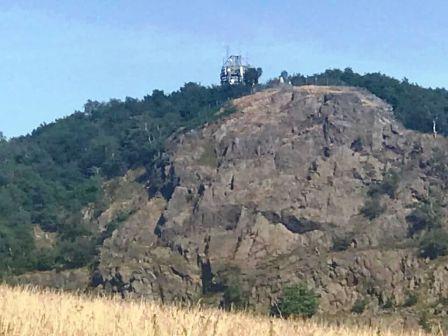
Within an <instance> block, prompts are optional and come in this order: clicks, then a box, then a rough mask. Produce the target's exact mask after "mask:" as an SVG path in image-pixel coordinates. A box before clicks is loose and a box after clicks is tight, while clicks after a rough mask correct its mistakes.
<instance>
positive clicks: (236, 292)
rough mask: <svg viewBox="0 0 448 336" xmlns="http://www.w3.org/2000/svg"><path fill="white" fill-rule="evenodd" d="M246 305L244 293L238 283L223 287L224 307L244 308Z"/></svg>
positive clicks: (229, 308)
mask: <svg viewBox="0 0 448 336" xmlns="http://www.w3.org/2000/svg"><path fill="white" fill-rule="evenodd" d="M247 305H248V300H247V297H246V295H245V294H244V293H243V291H242V290H241V286H240V285H239V284H231V285H228V286H226V288H225V289H224V295H223V302H222V306H223V308H225V309H228V310H231V309H244V308H246V307H247Z"/></svg>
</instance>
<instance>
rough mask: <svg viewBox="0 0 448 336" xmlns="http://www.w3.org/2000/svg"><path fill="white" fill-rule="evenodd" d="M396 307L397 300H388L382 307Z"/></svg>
mask: <svg viewBox="0 0 448 336" xmlns="http://www.w3.org/2000/svg"><path fill="white" fill-rule="evenodd" d="M394 307H395V300H394V299H392V298H388V299H387V300H386V302H385V303H384V304H383V305H382V308H383V309H392V308H394Z"/></svg>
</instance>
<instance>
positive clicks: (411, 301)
mask: <svg viewBox="0 0 448 336" xmlns="http://www.w3.org/2000/svg"><path fill="white" fill-rule="evenodd" d="M417 302H418V297H417V295H416V294H414V293H408V296H407V298H406V301H405V302H404V303H403V307H412V306H415V305H416V304H417Z"/></svg>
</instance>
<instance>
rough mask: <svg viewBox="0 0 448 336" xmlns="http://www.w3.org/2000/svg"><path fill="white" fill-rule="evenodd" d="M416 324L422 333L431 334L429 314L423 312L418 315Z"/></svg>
mask: <svg viewBox="0 0 448 336" xmlns="http://www.w3.org/2000/svg"><path fill="white" fill-rule="evenodd" d="M418 324H419V325H420V327H422V329H423V330H424V331H426V332H427V333H430V332H432V328H431V323H430V320H429V313H428V312H427V311H424V312H422V313H421V314H420V318H419V320H418Z"/></svg>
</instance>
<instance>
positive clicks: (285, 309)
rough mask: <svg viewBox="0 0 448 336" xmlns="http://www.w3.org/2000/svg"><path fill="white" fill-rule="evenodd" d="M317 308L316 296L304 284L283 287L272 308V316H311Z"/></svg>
mask: <svg viewBox="0 0 448 336" xmlns="http://www.w3.org/2000/svg"><path fill="white" fill-rule="evenodd" d="M318 306H319V303H318V296H317V295H316V293H315V292H314V291H313V290H311V289H308V287H307V286H306V285H304V284H298V285H294V286H289V287H285V288H284V289H283V293H282V296H281V298H280V300H279V302H278V304H277V305H275V306H273V307H272V310H271V311H272V313H273V314H274V315H281V316H283V317H289V316H300V317H308V318H309V317H311V316H313V315H314V314H315V313H316V311H317V308H318Z"/></svg>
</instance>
